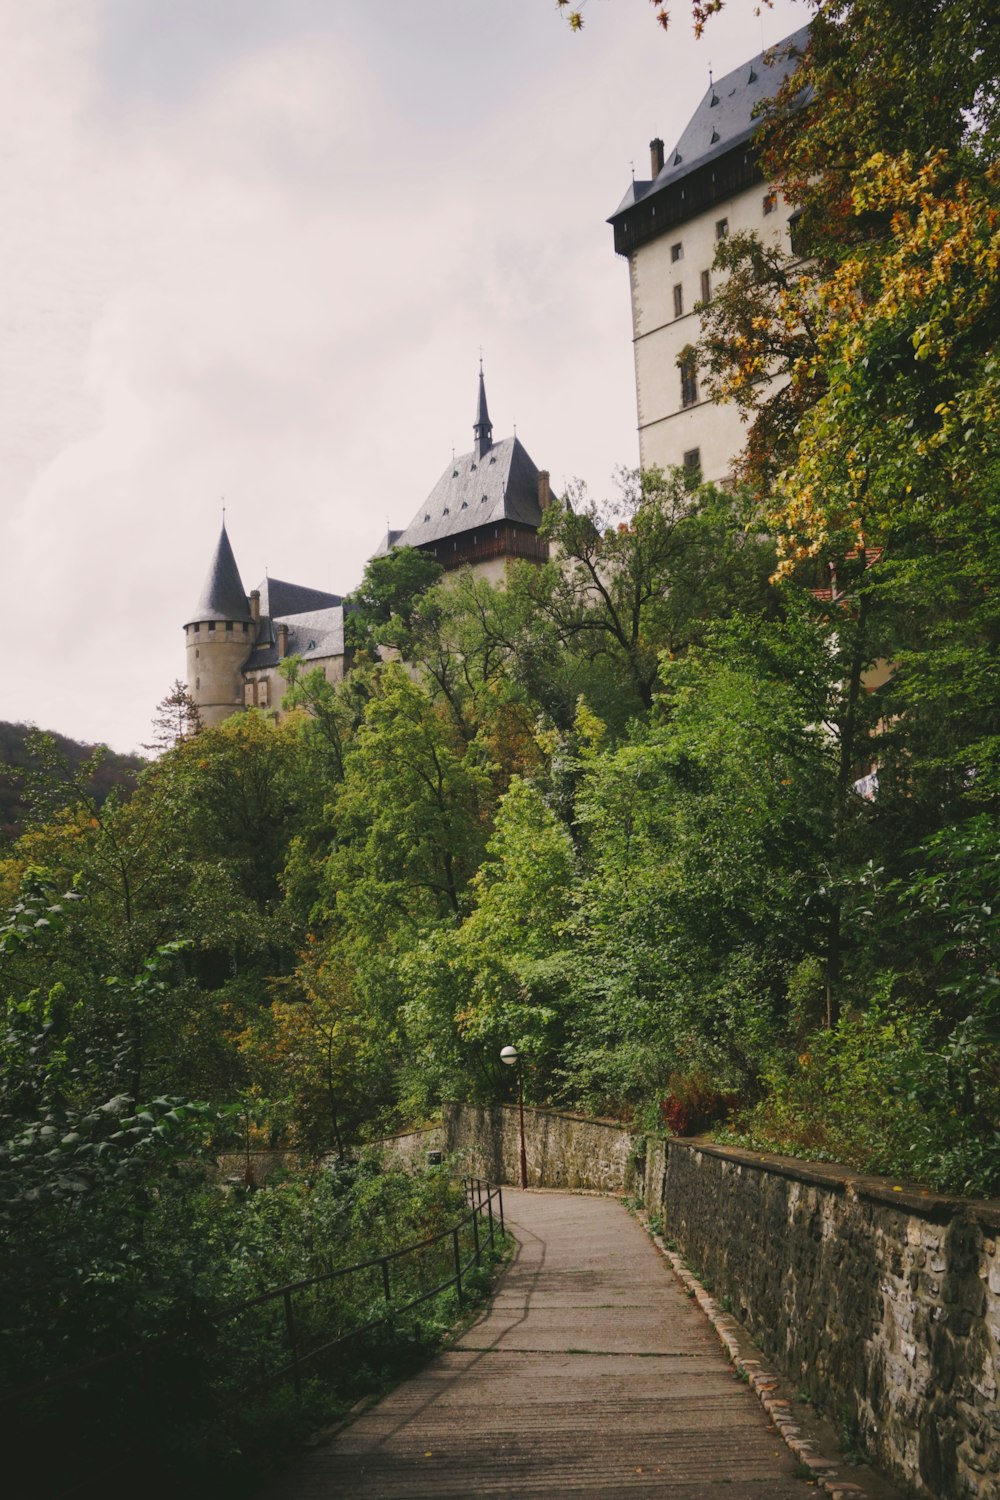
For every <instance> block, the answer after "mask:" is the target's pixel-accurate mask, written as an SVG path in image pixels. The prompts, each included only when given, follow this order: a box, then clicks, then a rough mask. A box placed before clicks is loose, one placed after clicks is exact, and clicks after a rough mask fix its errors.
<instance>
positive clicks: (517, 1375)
mask: <svg viewBox="0 0 1000 1500" xmlns="http://www.w3.org/2000/svg"><path fill="white" fill-rule="evenodd" d="M504 1206H505V1209H506V1213H507V1220H508V1224H509V1225H512V1226H513V1228H514V1232H515V1234H516V1237H517V1240H518V1249H517V1253H516V1255H515V1257H514V1260H513V1262H512V1263H511V1265H510V1266H509V1267H508V1268H507V1270H506V1271H505V1273H504V1275H503V1277H502V1279H501V1281H500V1283H499V1286H498V1289H497V1292H496V1295H495V1297H494V1298H493V1300H492V1302H491V1303H490V1305H489V1307H488V1308H487V1309H486V1311H485V1312H484V1313H483V1314H482V1316H481V1317H479V1318H478V1319H477V1321H476V1322H475V1323H473V1324H472V1325H471V1326H470V1327H469V1328H468V1329H467V1331H466V1332H465V1333H464V1334H463V1335H462V1337H461V1338H460V1339H459V1340H458V1341H457V1342H456V1343H455V1344H454V1345H453V1346H452V1347H451V1348H450V1349H448V1350H447V1351H446V1352H444V1353H442V1354H440V1355H438V1356H437V1357H436V1358H435V1359H434V1360H433V1361H432V1362H431V1363H430V1364H429V1365H428V1366H427V1367H426V1369H424V1370H423V1371H422V1372H421V1373H420V1374H419V1375H416V1376H414V1377H413V1378H412V1379H410V1380H407V1381H405V1382H404V1383H403V1384H402V1385H400V1386H398V1387H397V1388H396V1390H394V1391H392V1392H391V1393H390V1394H389V1395H388V1396H386V1397H385V1398H384V1399H383V1400H381V1401H380V1402H378V1404H377V1405H376V1406H374V1407H372V1408H371V1409H370V1410H368V1411H367V1412H365V1413H364V1414H363V1415H362V1416H360V1417H359V1418H358V1419H357V1421H355V1422H354V1423H352V1424H351V1425H350V1426H349V1427H347V1428H344V1429H342V1430H340V1431H339V1433H337V1435H336V1436H334V1437H333V1438H332V1439H331V1440H330V1441H328V1442H326V1443H322V1444H320V1445H318V1446H317V1447H315V1448H314V1449H313V1450H312V1451H311V1452H310V1453H309V1454H307V1455H306V1456H305V1457H304V1458H303V1459H302V1460H300V1461H299V1462H298V1463H297V1464H296V1465H295V1467H294V1468H293V1469H291V1470H290V1471H289V1472H288V1473H287V1474H286V1475H285V1476H284V1477H283V1479H282V1480H281V1482H280V1483H279V1484H278V1485H276V1486H274V1487H273V1488H272V1489H270V1490H269V1491H268V1497H269V1500H321V1497H322V1500H333V1497H337V1500H376V1497H377V1500H409V1497H413V1496H432V1497H434V1500H439V1497H440V1500H444V1497H448V1496H463V1497H464V1496H494V1497H498V1500H499V1497H501V1496H515V1495H517V1496H540V1497H543V1496H572V1495H591V1496H593V1495H608V1496H611V1495H618V1494H628V1495H629V1496H642V1495H649V1496H653V1495H656V1496H661V1497H665V1500H808V1496H809V1494H810V1493H812V1494H815V1493H816V1491H815V1489H813V1490H812V1491H811V1492H810V1489H809V1488H808V1486H807V1485H806V1483H805V1482H804V1481H803V1480H802V1479H799V1478H797V1477H796V1475H795V1465H794V1461H793V1459H792V1457H791V1455H790V1454H789V1452H788V1450H787V1448H785V1446H784V1444H783V1443H782V1442H781V1441H780V1439H779V1438H778V1437H777V1435H776V1434H775V1432H774V1430H773V1429H769V1427H768V1422H767V1418H766V1416H765V1415H764V1413H763V1411H762V1409H761V1407H760V1405H759V1403H758V1402H757V1400H756V1398H755V1397H754V1396H753V1394H752V1393H751V1392H750V1391H749V1390H748V1389H747V1387H746V1386H745V1385H743V1384H742V1383H741V1382H740V1381H739V1380H738V1379H737V1378H736V1376H735V1375H734V1374H733V1372H732V1370H731V1369H730V1367H729V1365H728V1363H727V1361H726V1358H725V1356H724V1354H723V1353H722V1350H721V1349H720V1346H719V1342H718V1340H717V1338H716V1336H715V1334H714V1332H713V1331H712V1329H711V1327H710V1326H709V1324H708V1322H707V1320H706V1319H705V1317H704V1315H703V1314H702V1313H701V1311H700V1310H699V1309H698V1308H697V1307H696V1306H695V1305H694V1304H693V1303H692V1302H691V1300H690V1299H689V1298H688V1297H687V1296H686V1295H685V1294H684V1292H683V1291H682V1289H681V1288H680V1286H679V1285H678V1282H677V1279H676V1277H675V1276H674V1275H673V1273H672V1272H671V1270H670V1268H669V1267H668V1265H667V1264H666V1263H665V1262H664V1260H663V1258H662V1257H661V1256H660V1255H659V1254H658V1253H657V1251H656V1249H655V1248H654V1246H653V1245H652V1243H651V1242H650V1239H649V1237H648V1235H647V1234H646V1233H645V1231H644V1230H643V1229H642V1228H641V1227H640V1226H639V1225H638V1224H637V1223H636V1222H635V1221H634V1220H633V1219H632V1218H631V1217H630V1216H629V1214H628V1213H627V1212H626V1210H625V1209H624V1208H623V1207H622V1206H621V1204H620V1203H618V1202H616V1201H615V1200H614V1199H610V1198H599V1197H585V1196H577V1195H572V1194H568V1193H556V1192H537V1191H531V1192H527V1193H522V1192H518V1191H517V1190H516V1189H514V1188H509V1189H505V1191H504Z"/></svg>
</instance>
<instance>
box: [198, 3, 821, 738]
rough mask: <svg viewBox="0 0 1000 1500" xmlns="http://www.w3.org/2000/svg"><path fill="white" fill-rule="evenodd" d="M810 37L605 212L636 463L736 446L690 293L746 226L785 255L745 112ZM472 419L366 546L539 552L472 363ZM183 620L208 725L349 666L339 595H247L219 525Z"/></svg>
mask: <svg viewBox="0 0 1000 1500" xmlns="http://www.w3.org/2000/svg"><path fill="white" fill-rule="evenodd" d="M807 38H808V28H803V29H802V30H800V31H798V32H796V33H795V34H794V35H793V36H791V37H788V38H787V39H786V40H785V41H784V42H782V43H780V44H779V46H777V47H776V48H774V49H771V50H770V51H768V52H762V53H760V54H759V55H758V56H757V57H755V58H753V59H752V60H751V61H750V62H748V63H745V64H744V65H743V66H742V67H740V68H736V69H734V70H733V71H732V72H731V73H728V74H727V75H726V76H725V77H724V78H721V79H719V80H717V81H713V82H711V83H710V85H709V88H708V90H707V92H706V94H705V95H704V97H703V99H702V100H701V102H700V104H699V105H698V107H697V109H696V110H695V112H694V114H693V115H692V117H691V119H690V120H689V122H688V124H687V125H686V127H685V129H684V131H683V132H682V134H681V136H680V139H679V140H678V142H677V145H676V146H675V148H674V150H673V151H672V152H671V153H670V154H669V157H668V156H666V155H665V153H664V148H663V142H662V141H661V140H658V139H657V140H653V141H651V142H650V150H651V172H652V175H651V177H650V178H649V179H648V180H645V181H633V182H632V184H631V185H630V187H629V189H628V192H627V193H626V195H625V197H624V199H623V200H622V202H621V203H620V204H619V206H618V208H617V209H616V210H615V212H614V213H613V214H612V216H611V218H610V219H609V220H608V222H609V223H610V224H611V225H612V227H613V229H614V244H615V250H616V251H617V252H618V254H620V255H623V256H625V257H626V258H627V260H628V265H629V284H630V293H631V306H632V338H633V347H634V357H635V384H636V406H637V411H638V429H639V463H640V467H642V468H652V467H659V468H670V467H673V466H677V467H683V468H684V469H685V470H686V471H687V472H688V473H689V474H690V475H691V476H692V478H698V479H705V480H711V481H715V482H717V483H725V482H726V481H727V479H728V478H729V475H730V472H731V468H732V463H733V459H734V457H735V456H736V454H737V453H738V452H739V451H740V449H741V448H742V447H743V442H744V431H743V427H742V424H741V421H740V415H739V412H738V411H737V410H736V408H735V407H732V406H719V405H716V404H715V403H714V402H712V401H711V399H709V398H707V397H706V396H704V395H703V394H702V392H701V391H700V389H699V384H698V375H697V370H696V368H695V365H694V363H693V360H692V358H691V357H690V356H689V355H688V354H687V352H686V351H687V350H688V349H689V348H690V346H691V345H693V344H694V343H696V341H697V339H698V337H699V334H700V318H699V313H698V311H697V305H698V304H700V303H707V302H709V301H710V300H711V297H712V292H713V280H712V278H713V274H714V273H713V269H712V267H713V262H714V258H715V247H716V244H717V242H718V241H719V240H721V239H723V238H725V237H726V236H727V235H729V234H733V233H736V232H738V231H755V232H756V233H757V234H758V235H760V236H761V237H762V238H764V239H771V240H772V241H777V242H778V243H780V244H784V245H785V246H786V248H787V251H788V254H789V256H790V257H794V254H795V250H794V246H793V244H792V235H793V233H794V228H795V224H794V216H790V215H789V214H788V211H787V205H785V204H784V203H783V201H782V199H781V197H780V194H779V193H778V192H777V191H776V189H775V188H773V187H772V186H771V185H770V184H769V183H768V182H767V181H766V180H765V178H764V175H763V172H762V170H761V166H760V160H759V153H758V149H757V144H756V136H757V130H758V121H757V115H758V112H759V110H760V108H761V107H762V105H763V104H764V103H765V101H766V100H767V99H769V98H772V97H773V96H774V95H775V93H776V92H777V90H778V89H779V88H780V86H781V84H782V83H783V82H784V80H785V78H786V77H787V76H788V75H789V73H790V72H791V71H792V70H793V69H794V67H795V66H796V64H797V61H798V55H799V54H800V53H801V51H802V49H803V48H804V46H805V44H806V41H807ZM473 434H474V438H475V442H474V446H473V448H472V450H471V452H469V453H464V454H462V455H461V457H459V458H452V460H451V461H450V462H449V463H448V465H447V466H446V467H445V469H444V470H443V472H442V474H441V477H440V479H439V480H438V482H437V484H436V485H435V486H434V488H433V489H432V490H431V492H430V494H429V495H428V497H427V499H426V500H425V501H424V503H423V504H422V505H421V506H419V508H418V509H417V512H416V514H415V515H414V517H413V519H412V521H411V522H410V524H409V525H408V526H407V527H406V528H405V529H404V530H402V531H389V532H388V533H387V534H386V536H385V538H384V540H383V541H382V543H381V545H380V546H379V548H378V549H377V551H376V554H375V555H376V556H378V555H386V554H387V553H388V552H390V551H391V550H392V548H393V547H417V548H419V549H420V550H421V551H423V552H428V553H430V554H431V555H432V556H433V557H434V558H435V559H436V560H437V561H438V562H439V563H441V565H442V566H443V567H444V568H445V569H447V570H449V571H452V570H454V569H457V568H471V569H472V570H473V571H475V572H477V573H480V574H484V575H485V576H487V577H489V578H490V579H491V580H492V581H494V582H497V581H500V580H502V578H503V576H504V572H505V570H506V567H507V564H508V562H510V561H511V560H513V559H515V558H527V559H530V560H533V561H536V562H544V561H545V560H546V558H547V556H548V549H547V546H546V544H545V542H544V541H543V540H542V539H541V538H540V537H539V536H538V528H539V525H540V524H541V519H542V513H543V511H544V510H545V508H546V506H547V505H548V504H549V503H550V499H551V492H550V488H549V475H548V473H547V472H546V471H545V470H539V469H538V468H536V466H535V464H534V463H533V462H532V460H531V458H530V457H529V456H528V454H527V453H526V452H525V449H524V448H523V446H522V445H521V443H520V442H519V440H518V439H517V437H516V436H515V437H510V438H504V439H502V440H501V441H499V442H494V440H493V426H492V423H491V422H490V417H489V412H488V409H487V404H486V388H485V383H484V380H483V371H482V363H481V362H480V369H479V394H478V403H477V408H476V420H475V422H474V424H473ZM184 634H185V639H186V647H187V682H188V690H189V692H190V693H191V696H192V698H193V699H194V701H195V703H196V704H197V706H198V709H199V712H200V714H201V718H202V722H203V723H204V724H206V725H208V726H212V725H215V724H219V723H221V722H222V720H223V719H225V718H227V717H228V716H229V715H230V714H232V713H234V712H236V711H238V710H239V709H240V708H252V707H257V708H267V709H274V708H278V707H279V706H280V703H281V697H282V693H283V691H284V681H283V679H282V677H281V675H280V672H279V666H280V663H281V662H282V660H283V659H284V658H285V657H287V656H290V655H296V656H299V657H301V658H302V659H303V660H304V661H305V662H306V663H308V664H309V665H310V666H312V667H317V666H318V667H322V669H323V671H324V672H325V674H326V676H327V679H328V680H329V681H331V682H336V681H339V680H340V679H342V678H343V676H344V673H345V671H347V670H348V669H349V666H350V662H349V653H348V651H347V650H346V649H345V643H344V601H343V598H342V597H341V596H340V595H339V594H331V593H327V592H324V591H323V590H321V589H313V588H306V587H304V586H302V585H301V584H293V583H284V582H282V581H281V580H279V579H275V578H266V579H265V580H264V582H263V583H262V584H261V585H260V586H259V588H256V589H253V590H252V591H251V592H250V593H249V594H247V593H246V591H245V590H244V587H243V583H242V581H241V579H240V573H239V569H238V568H237V565H236V559H235V558H234V556H233V551H232V547H231V546H230V544H229V538H228V536H227V534H226V530H225V525H223V529H222V533H221V535H220V537H219V540H218V544H217V546H216V550H215V556H214V557H213V559H212V564H211V567H210V568H209V572H208V577H207V579H206V581H205V586H204V588H203V590H202V594H201V598H200V599H199V601H198V604H197V606H196V608H195V611H194V613H193V614H192V616H191V617H190V619H189V620H188V622H187V624H186V625H185V626H184Z"/></svg>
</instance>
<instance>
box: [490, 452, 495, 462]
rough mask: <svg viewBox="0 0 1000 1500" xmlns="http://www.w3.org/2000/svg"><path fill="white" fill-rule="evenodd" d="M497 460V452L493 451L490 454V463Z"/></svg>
mask: <svg viewBox="0 0 1000 1500" xmlns="http://www.w3.org/2000/svg"><path fill="white" fill-rule="evenodd" d="M496 461H497V459H496V454H495V453H491V454H490V463H491V464H495V463H496Z"/></svg>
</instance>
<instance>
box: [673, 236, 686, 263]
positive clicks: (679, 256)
mask: <svg viewBox="0 0 1000 1500" xmlns="http://www.w3.org/2000/svg"><path fill="white" fill-rule="evenodd" d="M670 259H671V260H672V261H678V260H683V259H684V246H683V245H682V244H681V242H680V240H678V241H677V244H676V245H671V246H670Z"/></svg>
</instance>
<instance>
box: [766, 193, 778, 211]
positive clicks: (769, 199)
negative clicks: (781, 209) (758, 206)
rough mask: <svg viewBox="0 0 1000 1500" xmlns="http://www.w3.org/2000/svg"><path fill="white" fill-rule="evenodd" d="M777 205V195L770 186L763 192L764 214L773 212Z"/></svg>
mask: <svg viewBox="0 0 1000 1500" xmlns="http://www.w3.org/2000/svg"><path fill="white" fill-rule="evenodd" d="M777 206H778V195H777V193H776V192H775V191H774V189H773V188H772V189H771V191H770V192H769V193H765V194H764V212H765V213H766V214H773V213H774V210H775V209H776V208H777Z"/></svg>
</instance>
